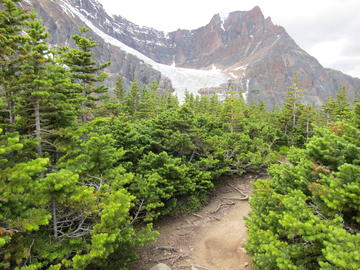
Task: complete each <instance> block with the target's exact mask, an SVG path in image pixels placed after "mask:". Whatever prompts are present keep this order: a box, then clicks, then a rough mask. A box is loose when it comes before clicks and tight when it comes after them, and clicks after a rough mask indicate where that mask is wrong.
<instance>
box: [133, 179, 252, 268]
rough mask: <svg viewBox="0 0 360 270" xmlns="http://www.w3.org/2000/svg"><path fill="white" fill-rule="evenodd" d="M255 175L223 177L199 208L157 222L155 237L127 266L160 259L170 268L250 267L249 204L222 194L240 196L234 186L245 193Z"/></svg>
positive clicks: (141, 266) (159, 260) (140, 265)
mask: <svg viewBox="0 0 360 270" xmlns="http://www.w3.org/2000/svg"><path fill="white" fill-rule="evenodd" d="M256 178H257V176H254V175H246V176H244V177H241V178H237V179H230V180H226V181H224V182H223V184H221V186H219V187H218V188H216V190H215V192H214V195H213V197H212V198H211V199H210V202H209V204H208V205H207V206H206V207H204V208H203V209H202V210H201V211H199V212H197V213H196V214H192V215H186V216H181V217H167V218H164V219H163V220H161V221H159V222H157V223H156V224H155V229H156V230H158V231H159V232H160V236H159V238H158V240H157V241H156V242H155V243H152V244H150V245H147V246H146V247H144V248H142V249H141V250H139V252H140V260H139V262H138V263H137V264H135V265H133V267H132V268H131V269H132V270H149V269H150V268H151V267H152V266H154V265H156V264H157V263H160V262H162V263H165V264H167V265H169V266H170V267H171V269H173V270H177V269H191V270H241V269H246V270H251V269H252V267H251V260H250V258H249V256H248V255H247V254H246V251H245V248H244V246H245V244H246V240H247V233H246V227H245V221H244V218H245V217H246V216H247V215H248V213H249V211H250V206H249V204H248V201H239V200H229V199H226V198H242V197H243V196H242V195H241V194H240V193H239V192H238V191H236V189H235V188H234V187H236V188H239V189H240V190H241V191H244V193H246V194H249V193H250V187H251V185H250V182H251V181H252V180H255V179H256ZM229 184H230V185H229ZM219 206H221V207H220V208H219ZM216 210H218V211H217V212H216V213H213V212H214V211H216Z"/></svg>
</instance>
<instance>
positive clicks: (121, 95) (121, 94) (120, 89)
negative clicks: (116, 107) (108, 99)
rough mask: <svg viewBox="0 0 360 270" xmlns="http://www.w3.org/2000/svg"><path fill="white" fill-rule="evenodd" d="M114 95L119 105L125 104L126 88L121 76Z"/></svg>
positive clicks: (117, 81)
mask: <svg viewBox="0 0 360 270" xmlns="http://www.w3.org/2000/svg"><path fill="white" fill-rule="evenodd" d="M114 94H115V98H116V100H117V102H118V103H119V104H122V103H124V99H125V95H126V89H125V87H124V79H123V77H122V76H119V77H118V79H117V80H116V83H115V88H114Z"/></svg>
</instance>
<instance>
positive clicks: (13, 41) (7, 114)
mask: <svg viewBox="0 0 360 270" xmlns="http://www.w3.org/2000/svg"><path fill="white" fill-rule="evenodd" d="M18 2H20V0H0V5H1V6H2V7H3V8H2V9H1V10H0V93H1V96H2V100H3V105H2V106H1V108H0V110H1V111H0V112H1V114H0V120H1V121H0V122H1V123H2V126H4V127H12V128H13V127H14V125H15V123H16V112H15V110H16V103H17V101H18V97H17V93H18V91H19V88H18V85H17V83H18V80H19V78H18V73H19V68H20V65H21V63H22V60H23V57H22V56H23V54H24V52H23V51H22V50H21V49H20V46H22V45H23V44H24V42H25V41H26V40H27V38H28V37H27V36H26V35H23V34H22V31H23V29H24V27H25V23H26V21H27V20H28V19H29V18H30V17H32V16H33V14H31V13H29V12H28V10H24V9H22V8H20V7H19V6H18V5H17V3H18Z"/></svg>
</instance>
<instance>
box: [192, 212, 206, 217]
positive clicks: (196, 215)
mask: <svg viewBox="0 0 360 270" xmlns="http://www.w3.org/2000/svg"><path fill="white" fill-rule="evenodd" d="M192 215H193V216H194V217H198V218H203V217H202V216H200V215H198V214H194V213H193V214H192Z"/></svg>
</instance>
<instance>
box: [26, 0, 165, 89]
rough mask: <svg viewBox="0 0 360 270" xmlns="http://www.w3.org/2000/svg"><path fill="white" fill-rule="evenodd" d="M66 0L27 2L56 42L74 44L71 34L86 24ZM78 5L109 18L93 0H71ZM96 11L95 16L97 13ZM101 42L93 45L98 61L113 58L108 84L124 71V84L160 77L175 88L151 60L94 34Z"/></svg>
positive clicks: (163, 85)
mask: <svg viewBox="0 0 360 270" xmlns="http://www.w3.org/2000/svg"><path fill="white" fill-rule="evenodd" d="M65 3H67V1H63V0H56V1H55V0H47V1H43V0H31V1H26V2H25V3H24V5H29V4H31V6H32V7H33V8H34V9H35V11H36V12H37V13H38V14H39V17H40V18H41V19H42V20H43V22H44V24H45V26H46V28H47V29H48V32H49V33H51V36H50V38H49V42H50V43H51V44H54V45H55V44H56V45H67V46H74V44H73V42H72V40H71V38H70V36H71V35H73V34H76V33H79V28H80V27H86V25H85V24H84V22H83V21H82V20H80V19H79V18H78V17H77V16H74V14H72V13H71V12H70V11H69V10H68V9H67V8H66V6H65ZM71 3H72V4H73V5H74V7H75V8H78V9H79V10H81V11H82V12H83V13H84V14H86V16H88V17H91V18H93V19H94V20H100V18H101V20H105V21H106V20H108V19H111V17H109V16H108V15H107V14H106V13H105V11H104V9H103V8H102V6H101V5H100V4H99V3H98V2H97V1H94V0H84V1H71ZM95 15H96V16H95ZM91 36H92V37H93V38H94V40H95V41H96V42H97V43H98V44H99V46H98V47H96V48H95V49H94V54H95V60H96V61H97V62H99V63H105V62H108V61H110V62H111V63H112V64H111V65H110V66H109V67H108V68H107V69H106V70H105V71H106V72H107V73H108V74H109V79H108V80H106V84H107V85H108V86H110V87H112V86H113V85H114V82H115V81H116V78H117V76H119V75H121V76H123V77H124V79H125V84H127V85H129V84H130V82H131V81H133V80H137V81H139V82H140V83H142V84H148V83H151V82H153V81H155V80H156V81H158V82H159V83H160V86H161V87H162V89H172V84H171V81H170V80H169V79H168V78H166V77H165V76H164V75H162V74H161V72H160V71H158V70H155V69H154V68H152V67H151V66H150V65H149V64H147V63H145V62H144V61H142V60H141V59H139V58H138V57H136V56H134V55H132V54H129V53H127V52H126V51H123V50H119V48H117V47H116V46H112V45H110V44H108V43H106V42H104V40H103V38H101V37H99V36H98V35H91Z"/></svg>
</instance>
